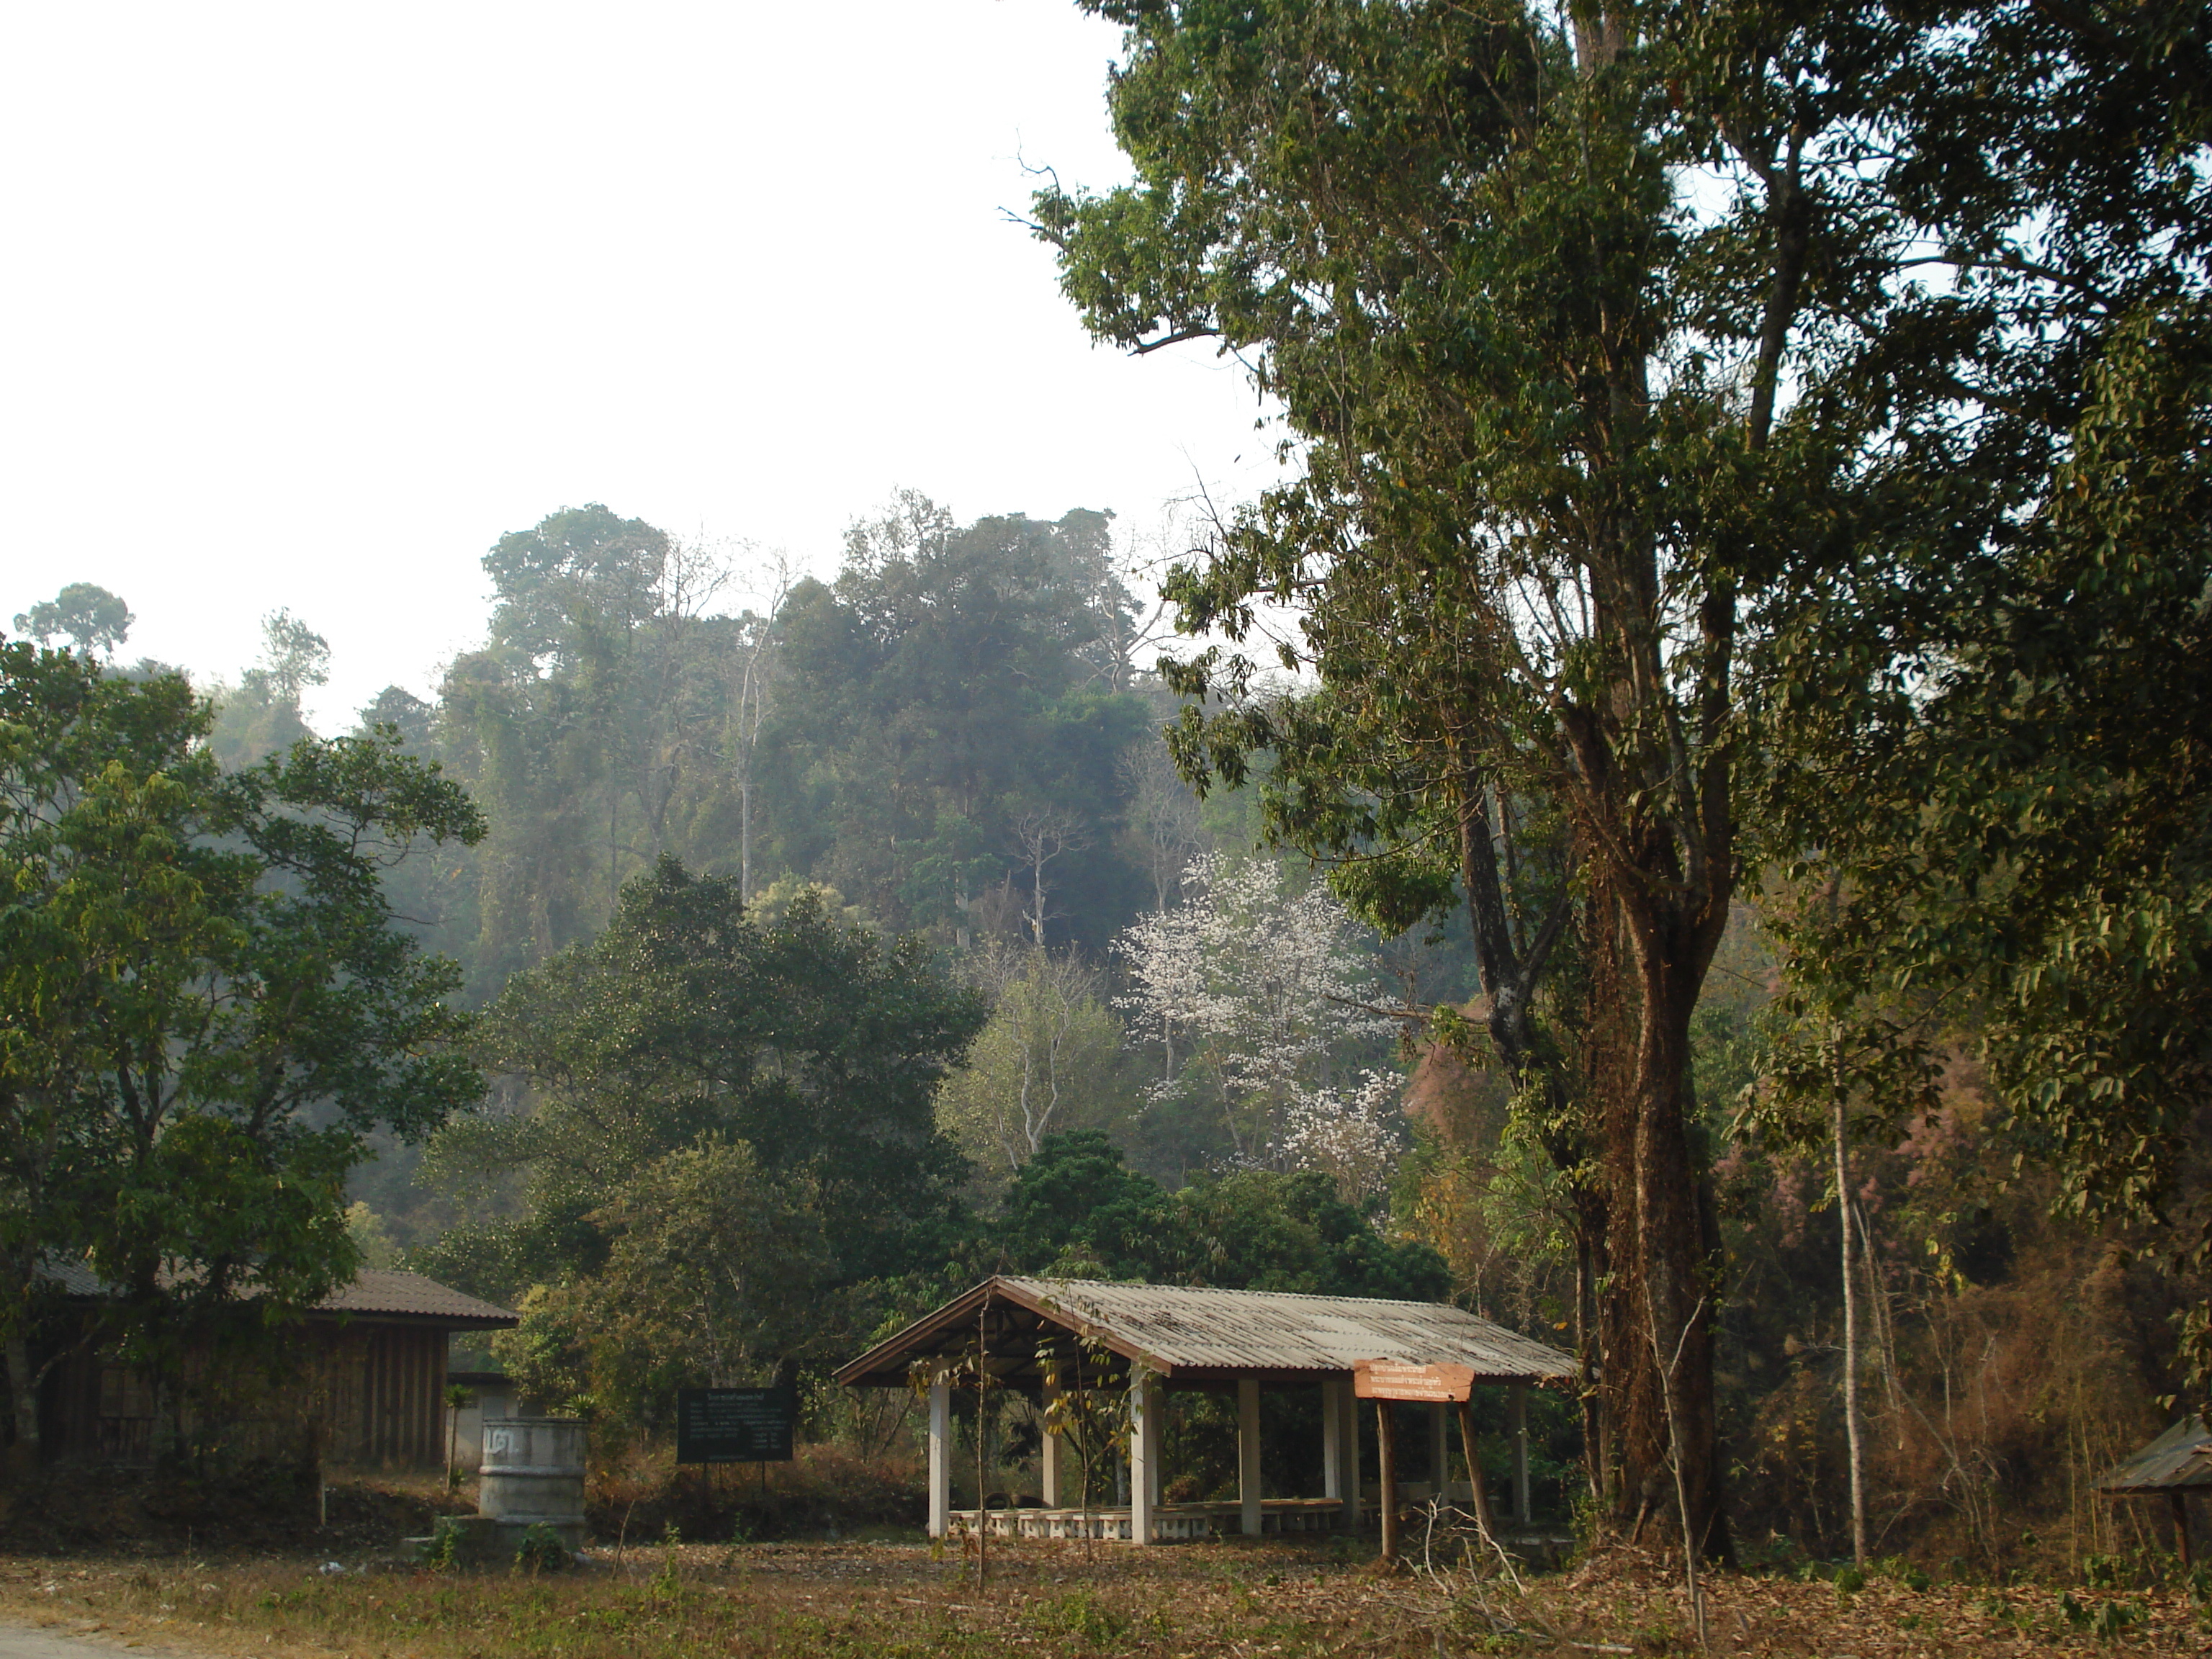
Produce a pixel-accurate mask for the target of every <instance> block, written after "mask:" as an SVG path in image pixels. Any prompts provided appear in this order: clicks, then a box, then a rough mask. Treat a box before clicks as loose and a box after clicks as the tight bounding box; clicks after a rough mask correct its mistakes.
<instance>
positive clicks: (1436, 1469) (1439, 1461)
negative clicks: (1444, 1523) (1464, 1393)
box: [1429, 1405, 1451, 1503]
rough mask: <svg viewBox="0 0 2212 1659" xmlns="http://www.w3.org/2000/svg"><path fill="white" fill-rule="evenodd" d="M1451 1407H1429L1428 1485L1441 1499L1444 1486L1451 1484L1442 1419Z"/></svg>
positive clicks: (1441, 1499) (1449, 1411)
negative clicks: (1434, 1489) (1433, 1488)
mask: <svg viewBox="0 0 2212 1659" xmlns="http://www.w3.org/2000/svg"><path fill="white" fill-rule="evenodd" d="M1450 1413H1451V1407H1449V1406H1445V1405H1434V1406H1431V1407H1429V1485H1431V1486H1433V1487H1435V1488H1436V1491H1435V1492H1434V1494H1433V1496H1434V1497H1435V1498H1436V1499H1437V1502H1439V1503H1442V1502H1443V1496H1444V1488H1445V1487H1446V1486H1449V1485H1450V1484H1451V1471H1450V1469H1449V1467H1448V1466H1447V1463H1446V1461H1445V1457H1446V1454H1445V1452H1444V1444H1445V1442H1444V1421H1445V1419H1446V1418H1447V1417H1448V1416H1449V1414H1450Z"/></svg>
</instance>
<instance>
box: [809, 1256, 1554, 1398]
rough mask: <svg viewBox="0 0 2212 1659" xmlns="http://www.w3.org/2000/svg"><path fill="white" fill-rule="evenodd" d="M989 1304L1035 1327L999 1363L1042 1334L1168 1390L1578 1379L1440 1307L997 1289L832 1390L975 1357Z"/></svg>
mask: <svg viewBox="0 0 2212 1659" xmlns="http://www.w3.org/2000/svg"><path fill="white" fill-rule="evenodd" d="M994 1300H995V1301H998V1302H1001V1303H1004V1304H1010V1305H1011V1306H1012V1307H1013V1308H1018V1309H1021V1310H1025V1311H1026V1312H1027V1313H1029V1314H1030V1315H1032V1316H1034V1319H1033V1321H1031V1322H1028V1323H1027V1324H1026V1325H1025V1326H1024V1327H1022V1328H1015V1327H1012V1326H1009V1327H1008V1328H1006V1333H1005V1334H1004V1335H1003V1336H1001V1335H998V1334H994V1335H993V1336H991V1337H990V1338H989V1339H988V1346H989V1348H990V1351H991V1352H992V1354H993V1355H994V1358H1011V1359H1015V1360H1019V1359H1020V1358H1022V1354H1021V1352H1020V1346H1019V1345H1020V1344H1021V1343H1022V1342H1023V1341H1024V1340H1027V1341H1029V1342H1030V1349H1031V1351H1032V1352H1033V1351H1034V1347H1035V1338H1036V1335H1037V1334H1042V1329H1043V1328H1044V1327H1047V1326H1049V1327H1053V1328H1057V1329H1059V1330H1061V1331H1066V1332H1073V1333H1074V1334H1078V1335H1081V1336H1085V1337H1088V1338H1091V1339H1092V1340H1097V1341H1100V1342H1103V1344H1104V1345H1105V1346H1107V1347H1108V1348H1109V1349H1110V1350H1111V1351H1112V1352H1115V1353H1116V1354H1119V1355H1120V1356H1121V1358H1123V1359H1126V1360H1129V1361H1132V1362H1133V1363H1136V1364H1141V1365H1143V1366H1144V1367H1145V1368H1146V1369H1147V1370H1153V1371H1157V1372H1158V1373H1160V1374H1161V1375H1162V1376H1166V1377H1169V1378H1170V1379H1173V1378H1175V1377H1177V1376H1182V1377H1189V1378H1194V1379H1216V1378H1221V1377H1226V1376H1239V1375H1253V1374H1281V1373H1292V1374H1296V1373H1307V1374H1310V1375H1312V1376H1315V1377H1316V1379H1318V1378H1320V1377H1322V1376H1342V1375H1348V1374H1349V1373H1350V1372H1351V1370H1352V1367H1353V1366H1354V1365H1356V1364H1358V1363H1359V1362H1360V1361H1361V1360H1363V1359H1401V1360H1407V1361H1410V1362H1412V1363H1414V1364H1449V1365H1467V1366H1470V1367H1472V1368H1473V1369H1474V1373H1475V1375H1476V1376H1477V1377H1478V1378H1480V1380H1482V1381H1484V1382H1486V1383H1564V1382H1567V1381H1570V1380H1571V1379H1572V1378H1573V1376H1575V1372H1576V1366H1575V1359H1574V1356H1573V1355H1571V1354H1568V1353H1563V1352H1560V1351H1559V1349H1557V1348H1554V1347H1552V1346H1548V1345H1547V1344H1545V1343H1542V1342H1539V1341H1537V1340H1535V1339H1534V1338H1533V1337H1527V1336H1523V1335H1522V1334H1520V1333H1519V1332H1517V1331H1511V1330H1508V1329H1507V1328H1505V1327H1504V1326H1503V1325H1498V1324H1495V1323H1493V1322H1491V1321H1489V1320H1487V1319H1481V1318H1478V1317H1477V1316H1475V1315H1474V1314H1471V1313H1468V1311H1467V1310H1464V1309H1462V1308H1455V1307H1450V1306H1449V1305H1446V1304H1441V1303H1432V1302H1389V1301H1384V1300H1382V1299H1380V1298H1377V1297H1347V1296H1306V1295H1301V1294H1298V1293H1296V1292H1290V1291H1217V1290H1205V1289H1197V1288H1194V1287H1191V1286H1188V1285H1116V1284H1109V1283H1106V1282H1103V1281H1101V1280H1097V1279H1025V1278H1010V1277H1000V1278H994V1279H988V1280H987V1281H985V1282H984V1283H983V1284H981V1285H977V1286H976V1287H975V1289H974V1290H971V1291H969V1292H968V1293H967V1294H966V1295H964V1296H962V1297H958V1298H957V1299H956V1300H954V1301H952V1302H949V1303H947V1304H945V1306H944V1307H942V1308H939V1310H937V1311H936V1312H934V1313H933V1314H930V1315H928V1316H926V1317H925V1318H922V1319H920V1320H917V1321H916V1322H915V1323H914V1324H912V1325H909V1326H908V1328H906V1329H905V1330H903V1331H902V1332H900V1333H899V1334H897V1335H896V1336H894V1337H892V1338H891V1339H890V1340H889V1341H887V1342H884V1343H881V1344H878V1346H876V1347H875V1348H873V1349H872V1350H870V1351H869V1352H867V1353H865V1354H863V1355H861V1356H860V1358H857V1359H855V1360H854V1361H853V1362H852V1363H851V1364H848V1365H847V1366H846V1367H845V1368H844V1369H843V1370H841V1371H839V1372H838V1373H837V1376H838V1379H839V1380H840V1381H841V1382H844V1383H896V1382H903V1381H904V1380H905V1377H906V1374H907V1370H908V1366H909V1365H910V1364H912V1363H913V1362H914V1361H915V1360H916V1359H927V1358H932V1357H939V1356H942V1357H947V1358H949V1357H951V1356H953V1355H956V1354H958V1353H960V1352H963V1351H965V1350H969V1349H972V1346H973V1344H974V1343H975V1328H976V1322H977V1320H978V1319H987V1312H986V1304H987V1303H990V1302H993V1301H994ZM994 1369H995V1367H994ZM1010 1374H1012V1373H1011V1372H1010Z"/></svg>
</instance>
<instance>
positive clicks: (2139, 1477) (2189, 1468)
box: [2097, 1417, 2212, 1492]
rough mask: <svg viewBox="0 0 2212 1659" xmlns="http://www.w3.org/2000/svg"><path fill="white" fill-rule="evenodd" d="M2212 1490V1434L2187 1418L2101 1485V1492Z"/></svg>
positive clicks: (2107, 1476)
mask: <svg viewBox="0 0 2212 1659" xmlns="http://www.w3.org/2000/svg"><path fill="white" fill-rule="evenodd" d="M2197 1486H2212V1434H2208V1433H2206V1432H2205V1428H2204V1424H2203V1420H2202V1419H2198V1418H2194V1417H2185V1418H2183V1419H2181V1421H2179V1423H2176V1424H2175V1425H2173V1426H2172V1428H2170V1429H2168V1430H2167V1431H2166V1432H2165V1433H2164V1434H2162V1435H2160V1436H2159V1437H2158V1438H2157V1439H2155V1440H2154V1441H2152V1442H2151V1443H2150V1444H2148V1446H2145V1447H2144V1448H2143V1449H2142V1450H2141V1451H2139V1452H2137V1453H2136V1455H2134V1456H2133V1457H2130V1458H2129V1459H2128V1460H2127V1461H2126V1462H2123V1463H2121V1464H2120V1465H2119V1466H2118V1468H2114V1469H2113V1471H2112V1473H2111V1474H2108V1475H2106V1477H2105V1478H2104V1479H2103V1480H2100V1482H2098V1484H2097V1490H2098V1491H2099V1492H2178V1491H2187V1490H2190V1489H2191V1488H2194V1487H2197Z"/></svg>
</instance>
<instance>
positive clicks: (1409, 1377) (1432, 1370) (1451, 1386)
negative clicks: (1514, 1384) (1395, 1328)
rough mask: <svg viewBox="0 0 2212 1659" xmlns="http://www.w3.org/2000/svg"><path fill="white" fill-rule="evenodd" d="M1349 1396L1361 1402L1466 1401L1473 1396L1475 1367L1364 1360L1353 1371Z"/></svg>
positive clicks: (1394, 1360)
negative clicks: (1351, 1394) (1350, 1394)
mask: <svg viewBox="0 0 2212 1659" xmlns="http://www.w3.org/2000/svg"><path fill="white" fill-rule="evenodd" d="M1352 1393H1353V1394H1354V1395H1357V1396H1358V1398H1360V1399H1362V1400H1427V1401H1436V1402H1438V1403H1442V1402H1445V1401H1459V1400H1466V1399H1468V1398H1470V1397H1472V1396H1473V1395H1474V1366H1472V1365H1416V1364H1413V1363H1412V1362H1410V1361H1408V1360H1404V1359H1363V1360H1361V1361H1360V1362H1359V1363H1358V1364H1357V1365H1355V1366H1353V1367H1352Z"/></svg>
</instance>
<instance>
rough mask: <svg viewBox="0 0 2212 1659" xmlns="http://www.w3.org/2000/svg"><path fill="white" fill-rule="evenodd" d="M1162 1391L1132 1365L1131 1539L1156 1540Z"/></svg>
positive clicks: (1146, 1541)
mask: <svg viewBox="0 0 2212 1659" xmlns="http://www.w3.org/2000/svg"><path fill="white" fill-rule="evenodd" d="M1159 1400H1160V1392H1159V1389H1158V1387H1157V1386H1156V1385H1155V1383H1154V1382H1153V1379H1152V1373H1151V1372H1150V1371H1148V1370H1145V1369H1144V1368H1143V1367H1142V1366H1141V1365H1132V1366H1131V1367H1130V1368H1129V1419H1130V1434H1129V1541H1130V1542H1131V1543H1133V1544H1149V1543H1151V1542H1152V1505H1153V1504H1154V1503H1155V1502H1156V1501H1157V1500H1156V1498H1155V1497H1154V1494H1155V1493H1156V1492H1158V1490H1159V1473H1160V1409H1159Z"/></svg>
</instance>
